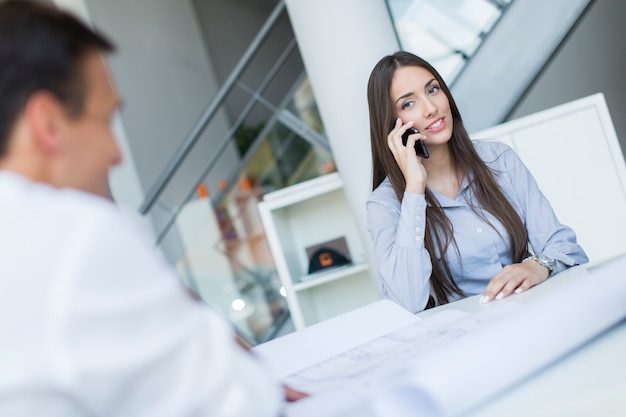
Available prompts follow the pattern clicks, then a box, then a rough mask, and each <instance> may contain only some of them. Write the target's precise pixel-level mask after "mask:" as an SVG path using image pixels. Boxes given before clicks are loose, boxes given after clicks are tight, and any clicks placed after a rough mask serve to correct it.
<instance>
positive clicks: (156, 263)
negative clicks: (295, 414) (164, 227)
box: [0, 171, 282, 417]
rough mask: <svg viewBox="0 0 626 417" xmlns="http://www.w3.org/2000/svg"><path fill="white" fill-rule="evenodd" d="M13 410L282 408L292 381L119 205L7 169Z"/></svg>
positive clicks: (7, 400) (0, 349)
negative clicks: (281, 379)
mask: <svg viewBox="0 0 626 417" xmlns="http://www.w3.org/2000/svg"><path fill="white" fill-rule="evenodd" d="M0 254H1V255H0V256H1V257H2V260H1V262H0V341H1V342H0V415H1V416H46V417H55V416H59V417H61V416H63V417H71V416H107V417H113V416H116V417H117V416H119V417H122V416H128V417H131V416H132V417H138V416H150V417H155V416H168V417H169V416H211V417H216V416H254V417H261V416H275V415H276V414H277V413H278V407H279V403H280V400H281V395H282V394H281V390H280V387H279V385H278V383H277V382H275V381H274V380H273V379H272V378H271V377H270V375H269V374H268V372H267V371H266V370H265V369H264V368H263V367H262V366H261V365H260V364H259V363H257V361H256V360H255V359H254V358H252V357H251V356H250V355H249V354H248V353H246V352H244V351H243V350H242V349H240V348H239V347H238V346H237V345H236V344H235V342H234V335H233V332H232V329H231V328H230V325H229V324H228V323H227V322H226V321H225V320H224V319H222V317H220V316H219V315H218V314H217V313H215V312H213V311H211V310H210V309H209V308H207V307H205V306H203V305H200V304H199V303H197V302H195V301H193V300H192V299H191V297H190V296H189V295H188V294H187V292H186V290H185V289H184V288H183V286H182V284H181V283H180V281H179V280H178V279H177V277H176V276H175V275H174V272H173V270H172V269H171V268H170V267H169V266H168V265H167V264H166V263H165V262H164V261H163V260H162V259H161V258H160V257H158V256H157V255H156V252H155V251H154V250H153V249H151V248H150V246H149V245H148V244H147V243H146V242H144V241H143V240H142V239H141V238H140V237H139V235H138V234H137V233H136V232H135V231H134V230H133V226H131V225H130V223H126V222H125V221H124V220H123V219H122V218H121V216H120V215H119V214H118V213H117V211H116V209H115V207H114V205H113V204H111V203H109V202H107V201H105V200H103V199H100V198H97V197H92V196H90V195H87V194H84V193H80V192H77V191H72V190H57V189H53V188H51V187H48V186H45V185H42V184H36V183H32V182H29V181H27V180H25V179H23V178H22V177H19V176H17V175H15V174H12V173H8V172H2V171H0Z"/></svg>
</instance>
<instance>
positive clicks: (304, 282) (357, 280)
mask: <svg viewBox="0 0 626 417" xmlns="http://www.w3.org/2000/svg"><path fill="white" fill-rule="evenodd" d="M258 208H259V213H260V215H261V221H262V222H263V226H264V228H265V233H266V236H267V240H268V243H269V246H270V250H271V252H272V255H273V257H274V263H275V265H276V270H277V272H278V275H279V277H280V280H281V283H282V285H283V286H284V288H285V292H286V294H287V304H288V305H289V310H290V312H291V317H292V319H293V323H294V327H295V328H296V330H301V329H303V328H305V327H306V326H310V325H311V324H314V323H317V322H319V321H322V320H326V319H329V318H331V317H334V316H337V315H339V314H342V313H345V312H347V311H350V310H352V309H354V308H357V307H360V306H362V305H365V304H368V303H371V302H373V301H376V300H378V298H379V297H378V294H377V292H376V289H375V287H374V284H373V282H372V279H371V275H370V272H369V265H368V263H367V261H366V256H365V250H364V247H363V245H362V242H361V240H360V237H359V233H358V230H357V226H356V222H355V221H354V219H353V217H352V215H351V211H350V207H349V206H348V202H347V201H346V198H345V194H344V192H343V182H342V180H341V177H340V176H339V174H338V173H336V172H335V173H332V174H326V175H323V176H320V177H317V178H314V179H312V180H309V181H305V182H302V183H299V184H296V185H293V186H290V187H286V188H283V189H281V190H279V191H275V192H272V193H268V194H266V195H265V196H264V199H263V201H262V202H260V203H259V205H258ZM339 237H345V239H346V244H347V246H348V251H349V252H350V254H349V255H350V258H351V260H352V264H351V265H346V266H341V267H335V268H329V269H328V270H326V271H320V272H316V273H314V274H310V275H309V274H308V267H309V260H308V259H307V254H306V248H307V247H310V246H313V245H317V244H320V243H323V242H327V241H329V240H332V239H335V238H339Z"/></svg>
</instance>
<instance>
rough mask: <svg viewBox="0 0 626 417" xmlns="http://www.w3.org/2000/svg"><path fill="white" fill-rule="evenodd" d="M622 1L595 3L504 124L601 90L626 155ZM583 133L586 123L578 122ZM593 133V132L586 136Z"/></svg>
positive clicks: (625, 21) (625, 28)
mask: <svg viewBox="0 0 626 417" xmlns="http://www.w3.org/2000/svg"><path fill="white" fill-rule="evenodd" d="M624 39H626V2H623V1H620V0H601V1H600V0H596V1H594V2H592V3H591V6H589V8H588V9H587V12H586V13H585V15H584V16H583V18H582V19H581V21H580V22H579V23H578V25H577V26H576V27H575V28H574V30H573V31H572V32H571V34H570V36H569V37H568V39H567V40H566V41H565V42H564V44H563V45H562V48H561V49H560V50H559V51H558V52H557V53H556V54H555V55H554V56H553V57H552V59H551V61H550V63H549V64H548V65H547V66H546V67H545V68H544V70H543V71H542V73H541V74H540V75H539V76H538V77H537V79H536V80H535V82H534V83H533V85H532V86H531V88H530V89H529V91H528V92H527V93H526V95H525V96H524V98H523V99H522V100H521V101H520V103H519V105H518V106H517V107H516V109H515V110H514V111H513V112H512V113H511V114H510V115H509V117H508V118H507V120H512V119H515V118H518V117H521V116H525V115H528V114H531V113H534V112H537V111H539V110H543V109H546V108H549V107H553V106H555V105H558V104H561V103H566V102H569V101H572V100H575V99H578V98H581V97H586V96H588V95H591V94H595V93H599V92H602V93H604V96H605V98H606V102H607V105H608V107H609V111H610V112H611V116H612V119H613V124H614V125H615V130H616V132H617V136H618V138H619V139H620V143H621V147H622V152H624V154H625V155H626V118H624V115H625V114H626V81H624V74H626V54H625V53H624V48H623V45H622V43H623V40H624ZM580 128H581V129H583V130H584V129H585V121H584V120H581V121H580ZM589 134H590V135H593V132H592V131H590V132H589Z"/></svg>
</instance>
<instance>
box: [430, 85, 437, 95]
mask: <svg viewBox="0 0 626 417" xmlns="http://www.w3.org/2000/svg"><path fill="white" fill-rule="evenodd" d="M438 91H439V86H438V85H433V86H431V87H430V88H429V89H428V94H435V93H437V92H438Z"/></svg>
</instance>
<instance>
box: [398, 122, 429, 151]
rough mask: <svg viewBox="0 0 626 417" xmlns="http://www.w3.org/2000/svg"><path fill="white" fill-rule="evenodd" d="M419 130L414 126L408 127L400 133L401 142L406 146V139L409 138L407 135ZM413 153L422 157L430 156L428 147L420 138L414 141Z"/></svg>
mask: <svg viewBox="0 0 626 417" xmlns="http://www.w3.org/2000/svg"><path fill="white" fill-rule="evenodd" d="M419 132H420V131H419V130H417V129H416V128H414V127H410V128H408V129H407V130H406V132H404V133H403V134H402V144H403V145H404V146H406V141H407V140H409V135H413V134H415V133H419ZM415 153H416V154H417V155H419V156H421V157H422V158H428V157H429V156H430V155H428V149H426V145H425V144H424V141H423V140H421V139H418V140H416V141H415Z"/></svg>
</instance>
